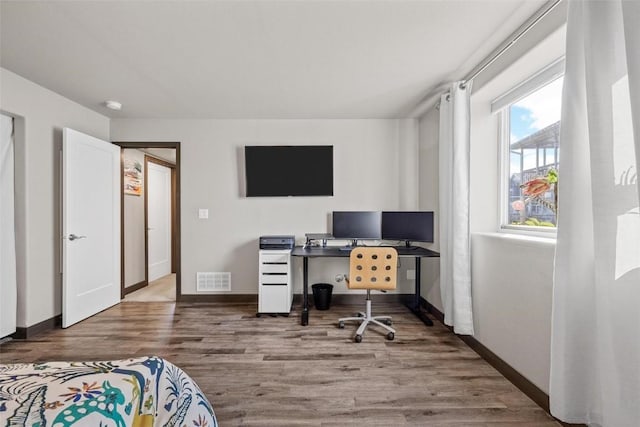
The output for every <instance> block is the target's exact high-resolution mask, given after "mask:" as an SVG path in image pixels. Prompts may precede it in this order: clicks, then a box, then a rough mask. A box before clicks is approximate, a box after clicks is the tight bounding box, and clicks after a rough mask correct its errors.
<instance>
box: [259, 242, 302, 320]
mask: <svg viewBox="0 0 640 427" xmlns="http://www.w3.org/2000/svg"><path fill="white" fill-rule="evenodd" d="M258 262H259V266H258V313H257V315H258V316H260V314H263V313H277V314H289V311H291V304H292V303H293V285H292V283H291V249H261V250H260V254H259V256H258Z"/></svg>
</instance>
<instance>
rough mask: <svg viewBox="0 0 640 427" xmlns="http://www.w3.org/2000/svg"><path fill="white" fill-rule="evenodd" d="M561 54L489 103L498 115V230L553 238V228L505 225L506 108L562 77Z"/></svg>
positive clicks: (508, 132)
mask: <svg viewBox="0 0 640 427" xmlns="http://www.w3.org/2000/svg"><path fill="white" fill-rule="evenodd" d="M564 66H565V59H564V56H563V57H560V58H558V59H556V60H555V61H553V62H552V63H550V64H549V65H547V66H546V67H544V68H542V69H541V70H539V71H537V72H536V73H534V74H533V75H531V76H529V77H528V78H526V79H525V80H523V81H522V82H520V83H519V84H517V85H516V86H514V87H513V88H511V89H510V90H508V91H507V92H505V93H504V94H502V95H500V96H499V97H497V98H496V99H494V100H493V101H492V102H491V112H492V113H493V114H497V115H498V142H499V144H498V147H499V152H498V155H499V159H498V171H499V174H500V175H499V179H498V182H499V188H498V191H499V193H498V204H499V206H498V209H499V211H500V214H499V216H498V219H499V224H498V225H499V226H498V230H499V231H500V232H507V233H517V234H527V235H531V236H538V237H548V238H555V237H556V232H557V227H541V226H539V227H536V226H529V225H515V224H509V206H508V204H509V184H508V183H509V176H510V172H511V171H510V165H511V156H510V146H511V141H510V139H511V130H510V126H511V117H510V115H511V114H510V107H511V105H513V104H514V103H516V102H518V101H519V100H521V99H523V98H525V97H526V96H528V95H530V94H531V93H533V92H535V91H537V90H538V89H541V88H542V87H544V86H546V85H548V84H549V83H551V82H553V81H554V80H557V79H558V78H560V77H562V76H564Z"/></svg>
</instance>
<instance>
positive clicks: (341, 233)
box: [333, 211, 382, 240]
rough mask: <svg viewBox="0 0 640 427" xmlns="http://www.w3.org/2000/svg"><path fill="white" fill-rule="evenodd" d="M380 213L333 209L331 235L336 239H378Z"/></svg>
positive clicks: (380, 228)
mask: <svg viewBox="0 0 640 427" xmlns="http://www.w3.org/2000/svg"><path fill="white" fill-rule="evenodd" d="M381 233H382V214H381V213H380V212H368V211H334V212H333V237H335V238H336V239H350V240H361V239H380V238H381V237H382V234H381Z"/></svg>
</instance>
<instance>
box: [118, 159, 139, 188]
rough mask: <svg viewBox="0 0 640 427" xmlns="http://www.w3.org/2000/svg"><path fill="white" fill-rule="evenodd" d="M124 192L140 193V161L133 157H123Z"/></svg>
mask: <svg viewBox="0 0 640 427" xmlns="http://www.w3.org/2000/svg"><path fill="white" fill-rule="evenodd" d="M122 181H123V184H124V194H131V195H133V196H141V195H142V163H140V162H139V161H138V160H134V159H126V158H125V159H124V177H123V180H122Z"/></svg>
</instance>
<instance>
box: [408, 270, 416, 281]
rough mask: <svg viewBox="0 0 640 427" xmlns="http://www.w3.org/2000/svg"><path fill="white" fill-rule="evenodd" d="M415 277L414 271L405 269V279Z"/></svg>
mask: <svg viewBox="0 0 640 427" xmlns="http://www.w3.org/2000/svg"><path fill="white" fill-rule="evenodd" d="M415 279H416V271H415V270H407V280H415Z"/></svg>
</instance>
